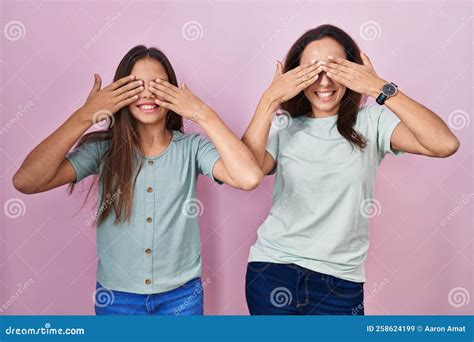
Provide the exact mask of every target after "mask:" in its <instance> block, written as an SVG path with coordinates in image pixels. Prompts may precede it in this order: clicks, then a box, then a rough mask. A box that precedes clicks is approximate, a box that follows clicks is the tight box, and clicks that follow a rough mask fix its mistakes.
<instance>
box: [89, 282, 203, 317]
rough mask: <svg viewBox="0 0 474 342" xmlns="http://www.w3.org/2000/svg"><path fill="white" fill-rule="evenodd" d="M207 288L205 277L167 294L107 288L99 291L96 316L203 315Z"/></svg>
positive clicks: (96, 297) (96, 301)
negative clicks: (202, 282)
mask: <svg viewBox="0 0 474 342" xmlns="http://www.w3.org/2000/svg"><path fill="white" fill-rule="evenodd" d="M203 292H204V290H203V288H202V284H201V278H195V279H193V280H190V281H189V282H187V283H186V284H184V285H182V286H180V287H178V288H176V289H174V290H171V291H167V292H163V293H156V294H149V295H147V294H138V293H129V292H122V291H114V290H110V289H107V288H104V287H103V286H102V285H101V284H100V283H99V282H97V285H96V291H95V313H96V315H202V314H203V306H204V305H203V303H204V294H203Z"/></svg>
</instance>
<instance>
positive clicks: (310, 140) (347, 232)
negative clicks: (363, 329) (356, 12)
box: [243, 25, 459, 315]
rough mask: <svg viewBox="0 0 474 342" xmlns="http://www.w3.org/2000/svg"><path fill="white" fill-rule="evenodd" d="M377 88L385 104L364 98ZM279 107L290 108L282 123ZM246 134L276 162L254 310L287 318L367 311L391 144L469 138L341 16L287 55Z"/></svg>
mask: <svg viewBox="0 0 474 342" xmlns="http://www.w3.org/2000/svg"><path fill="white" fill-rule="evenodd" d="M367 96H371V97H374V98H377V102H378V103H379V104H378V105H372V106H365V107H361V105H362V103H363V101H364V100H365V97H367ZM280 106H281V108H282V109H283V110H284V111H286V113H288V116H285V117H283V118H284V119H285V120H282V117H279V120H277V121H276V122H274V123H273V124H272V114H273V113H274V112H275V111H276V110H277V109H278V107H280ZM282 123H283V124H282ZM243 141H244V142H245V144H246V145H247V146H248V147H249V148H250V150H251V151H252V152H253V154H254V155H255V157H256V158H257V162H258V163H259V165H260V167H261V169H262V171H263V173H264V174H265V175H267V174H270V173H272V172H274V171H276V178H275V187H274V191H273V206H272V208H271V210H270V213H269V215H268V217H267V218H266V220H265V222H264V223H263V224H262V226H261V227H260V228H259V230H258V238H257V241H256V242H255V244H254V245H253V246H252V247H251V250H250V257H249V264H248V268H247V275H246V297H247V304H248V307H249V311H250V313H251V314H289V315H293V314H294V315H318V314H323V315H329V314H342V315H350V314H358V315H363V314H364V305H363V297H364V295H363V292H364V290H363V284H364V282H365V274H364V261H365V259H366V256H367V250H368V246H369V227H368V215H367V212H366V209H367V207H369V209H370V204H371V201H372V200H373V196H374V182H375V175H376V169H377V166H378V165H379V164H380V162H381V161H382V159H383V158H384V156H385V154H386V153H391V154H395V155H398V154H400V153H402V152H407V153H413V154H420V155H425V156H429V157H441V158H444V157H448V156H450V155H452V154H453V153H455V152H456V150H457V149H458V146H459V142H458V140H457V139H456V137H455V136H454V135H453V134H452V133H451V131H450V130H449V128H448V127H447V126H446V124H445V123H444V122H443V121H442V120H441V119H440V118H439V117H438V116H437V115H436V114H435V113H433V112H432V111H430V110H429V109H428V108H426V107H424V106H423V105H421V104H419V103H417V102H416V101H414V100H413V99H411V98H410V97H408V96H407V95H406V94H404V93H403V92H402V91H401V90H399V91H397V87H396V86H395V85H394V84H390V83H389V82H387V81H385V80H384V79H382V78H380V77H379V76H378V75H377V73H376V72H375V71H374V68H373V66H372V64H371V62H370V60H369V58H368V57H367V56H366V55H365V54H364V53H362V52H360V50H359V48H358V46H357V44H356V43H355V42H354V40H353V39H352V38H351V37H350V36H349V35H348V34H347V33H345V32H344V31H342V30H341V29H339V28H337V27H334V26H332V25H322V26H319V27H317V28H315V29H313V30H310V31H308V32H306V33H305V34H303V35H302V36H301V37H300V38H299V39H298V40H297V41H296V42H295V43H294V45H293V46H292V47H291V49H290V51H289V52H288V55H287V57H286V61H285V65H284V67H282V65H281V64H280V63H279V62H278V63H277V71H276V75H275V77H274V79H273V82H272V84H271V86H270V87H269V88H268V90H267V91H266V92H265V93H264V94H263V95H262V97H261V100H260V103H259V104H258V107H257V110H256V112H255V115H254V117H253V119H252V121H251V123H250V125H249V127H248V129H247V131H246V133H245V134H244V137H243Z"/></svg>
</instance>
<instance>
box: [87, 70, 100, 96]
mask: <svg viewBox="0 0 474 342" xmlns="http://www.w3.org/2000/svg"><path fill="white" fill-rule="evenodd" d="M101 85H102V80H101V79H100V75H98V74H94V85H93V86H92V90H91V92H90V93H91V94H92V93H95V92H97V91H99V90H100V87H101Z"/></svg>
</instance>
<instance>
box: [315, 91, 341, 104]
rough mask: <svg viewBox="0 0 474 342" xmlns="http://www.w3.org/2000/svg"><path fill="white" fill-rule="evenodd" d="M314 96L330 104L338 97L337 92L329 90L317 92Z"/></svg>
mask: <svg viewBox="0 0 474 342" xmlns="http://www.w3.org/2000/svg"><path fill="white" fill-rule="evenodd" d="M314 94H315V95H316V98H317V99H318V100H319V101H322V102H328V101H332V100H333V99H334V97H335V95H336V91H335V90H329V91H315V92H314Z"/></svg>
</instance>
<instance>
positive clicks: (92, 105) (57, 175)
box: [13, 75, 143, 194]
mask: <svg viewBox="0 0 474 342" xmlns="http://www.w3.org/2000/svg"><path fill="white" fill-rule="evenodd" d="M94 77H95V81H94V86H93V88H92V91H91V92H90V94H89V97H88V98H87V101H86V103H85V104H84V106H82V107H81V108H79V109H78V110H77V111H75V112H74V113H73V114H72V115H71V116H70V117H69V118H68V119H67V120H66V122H65V123H64V124H62V125H61V127H59V128H58V129H57V130H56V131H54V132H53V133H52V134H51V135H50V136H48V137H47V138H46V139H45V140H43V141H42V142H41V143H40V144H39V145H38V146H36V147H35V148H34V149H33V150H32V151H31V152H30V153H29V154H28V156H27V157H26V159H25V160H24V161H23V163H22V165H21V166H20V168H19V169H18V171H17V172H16V173H15V175H14V176H13V185H14V187H15V188H16V189H17V190H18V191H20V192H22V193H26V194H33V193H37V192H42V191H46V190H50V189H53V188H56V187H59V186H61V185H64V184H67V183H70V182H73V181H74V180H75V179H76V173H75V171H74V168H73V167H72V165H71V164H70V163H69V161H68V160H67V159H66V158H65V156H66V154H67V152H68V151H69V150H70V149H71V148H72V146H73V145H74V144H75V143H76V142H77V141H78V140H79V138H80V137H81V136H82V135H83V134H84V133H85V132H86V131H87V130H88V129H89V128H90V127H91V126H92V125H93V124H94V123H95V122H94V114H95V113H97V112H99V111H100V112H101V113H104V114H105V113H107V114H109V115H112V114H114V113H116V112H117V111H118V110H119V109H121V108H122V107H124V106H127V105H129V104H131V103H133V102H134V101H136V100H137V99H138V97H137V95H136V94H138V93H139V92H140V91H142V90H143V87H140V85H141V84H143V82H142V81H135V82H131V81H133V80H134V78H135V77H134V76H127V77H124V78H122V79H120V80H118V81H116V82H114V83H112V84H111V85H109V86H108V87H106V88H104V89H102V90H100V86H101V79H100V76H99V75H94ZM140 88H141V90H140Z"/></svg>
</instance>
